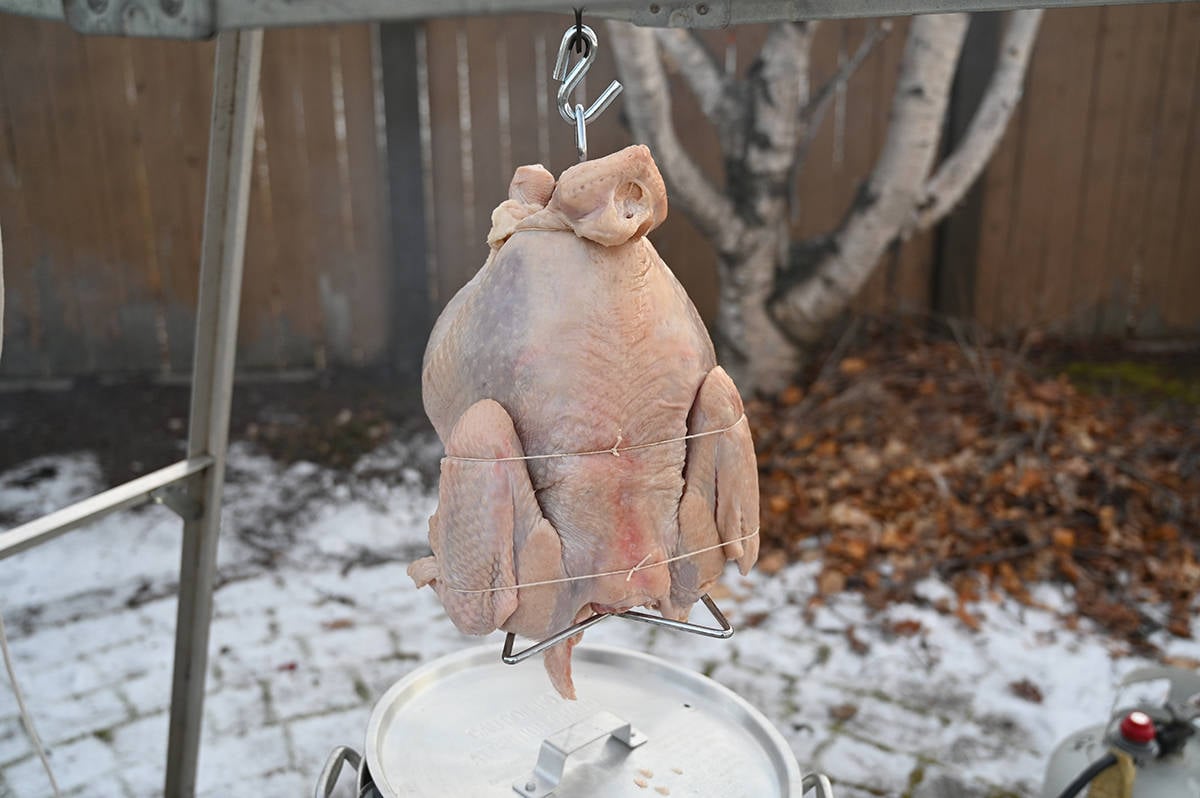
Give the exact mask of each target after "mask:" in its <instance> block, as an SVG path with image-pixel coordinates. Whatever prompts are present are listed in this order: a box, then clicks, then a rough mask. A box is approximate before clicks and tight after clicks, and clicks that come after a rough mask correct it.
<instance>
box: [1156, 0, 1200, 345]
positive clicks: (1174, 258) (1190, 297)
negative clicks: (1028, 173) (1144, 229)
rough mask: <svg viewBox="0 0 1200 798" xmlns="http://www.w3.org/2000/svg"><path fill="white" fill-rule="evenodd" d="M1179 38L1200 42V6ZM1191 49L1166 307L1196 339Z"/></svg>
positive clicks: (1189, 11)
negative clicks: (1185, 144) (1184, 139)
mask: <svg viewBox="0 0 1200 798" xmlns="http://www.w3.org/2000/svg"><path fill="white" fill-rule="evenodd" d="M1179 34H1180V35H1179V41H1180V42H1189V43H1192V42H1195V41H1197V39H1198V38H1200V6H1196V5H1191V4H1189V5H1188V6H1187V7H1186V10H1185V11H1184V13H1183V20H1182V23H1181V25H1180V30H1179ZM1189 48H1191V50H1192V59H1193V61H1192V69H1191V79H1190V81H1188V72H1187V70H1186V68H1184V69H1183V70H1181V73H1180V75H1179V76H1178V78H1179V79H1180V80H1182V81H1188V82H1187V83H1186V84H1185V85H1186V86H1187V87H1188V88H1187V92H1188V94H1189V95H1190V97H1189V99H1188V100H1187V103H1188V106H1189V110H1188V115H1187V120H1186V126H1187V127H1186V131H1187V132H1186V141H1187V149H1186V150H1185V151H1184V157H1183V160H1182V162H1181V164H1180V168H1179V178H1180V181H1181V184H1182V188H1181V191H1180V194H1179V201H1178V206H1177V208H1178V210H1177V211H1176V212H1175V225H1174V229H1173V230H1172V231H1171V232H1170V233H1169V236H1170V239H1171V250H1170V262H1171V266H1170V268H1171V271H1170V280H1169V283H1168V286H1167V293H1168V298H1167V300H1166V301H1165V302H1164V303H1163V304H1164V308H1165V311H1164V312H1165V315H1166V318H1167V324H1168V325H1169V327H1170V329H1171V330H1173V331H1179V332H1184V333H1190V334H1192V335H1195V334H1197V333H1200V313H1197V304H1200V303H1197V301H1196V297H1200V225H1197V224H1196V220H1197V219H1200V102H1198V101H1197V99H1196V92H1197V87H1198V86H1200V49H1196V48H1194V47H1192V46H1191V44H1186V45H1183V49H1184V51H1185V52H1186V50H1187V49H1189ZM1163 168H1172V165H1170V164H1163Z"/></svg>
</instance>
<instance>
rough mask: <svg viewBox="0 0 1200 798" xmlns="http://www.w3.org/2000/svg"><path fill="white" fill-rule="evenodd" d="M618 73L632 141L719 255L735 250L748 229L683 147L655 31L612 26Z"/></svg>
mask: <svg viewBox="0 0 1200 798" xmlns="http://www.w3.org/2000/svg"><path fill="white" fill-rule="evenodd" d="M608 30H609V32H610V33H611V34H612V46H613V56H614V59H615V60H616V63H617V73H618V75H619V77H620V79H621V83H622V84H624V86H625V102H624V104H623V107H624V110H625V114H626V116H627V117H628V119H629V124H630V127H631V128H632V129H633V137H634V138H635V139H636V140H637V141H640V142H642V143H644V144H647V145H648V146H649V147H650V149H651V151H652V152H653V153H654V159H655V161H656V162H657V164H658V167H659V169H661V170H662V173H663V177H665V178H666V181H667V183H668V185H669V186H670V188H671V190H672V192H673V195H672V199H673V200H675V201H677V202H679V204H680V205H682V206H683V209H684V211H685V212H686V213H687V214H688V216H690V217H691V218H692V220H693V221H694V222H695V223H696V226H697V227H699V228H700V231H701V232H702V233H703V234H704V235H706V236H707V237H708V238H710V239H711V240H712V241H713V243H714V244H715V245H716V246H717V248H718V250H722V251H728V250H730V249H732V248H734V247H736V243H737V240H738V238H740V236H741V234H742V230H743V227H744V225H743V224H742V222H741V221H740V220H739V218H738V217H737V215H736V213H735V212H734V206H733V203H732V202H730V201H729V199H728V198H727V197H725V196H724V195H723V194H722V193H721V192H720V191H718V190H717V188H716V187H715V186H713V184H712V183H711V182H709V180H708V178H707V177H705V175H704V173H703V172H701V171H700V168H699V167H698V166H696V164H695V162H694V161H693V160H692V159H691V158H690V157H689V156H688V154H687V152H686V151H685V150H684V149H683V145H681V144H680V143H679V138H678V136H677V135H676V133H675V125H674V122H673V121H672V118H671V96H670V93H669V90H668V86H667V77H666V74H665V73H664V71H663V66H662V62H661V61H660V60H659V55H658V45H657V44H656V42H655V34H654V33H653V31H650V30H647V29H644V28H636V27H634V26H633V25H630V24H628V23H621V22H612V21H610V22H608Z"/></svg>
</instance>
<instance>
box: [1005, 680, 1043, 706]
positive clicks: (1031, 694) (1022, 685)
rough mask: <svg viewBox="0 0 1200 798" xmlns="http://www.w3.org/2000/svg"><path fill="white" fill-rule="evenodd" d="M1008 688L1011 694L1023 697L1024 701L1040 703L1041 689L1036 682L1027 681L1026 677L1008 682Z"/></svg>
mask: <svg viewBox="0 0 1200 798" xmlns="http://www.w3.org/2000/svg"><path fill="white" fill-rule="evenodd" d="M1008 690H1009V692H1011V693H1012V694H1013V695H1015V696H1016V697H1017V698H1023V699H1025V700H1026V701H1029V702H1030V703H1033V704H1040V703H1042V698H1043V696H1042V691H1041V689H1040V688H1039V687H1038V686H1037V685H1036V684H1034V683H1033V682H1031V681H1029V680H1028V679H1021V680H1020V681H1016V682H1009V685H1008Z"/></svg>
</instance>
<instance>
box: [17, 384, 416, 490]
mask: <svg viewBox="0 0 1200 798" xmlns="http://www.w3.org/2000/svg"><path fill="white" fill-rule="evenodd" d="M419 390H420V388H419V384H418V383H417V382H416V381H415V380H411V379H400V378H398V377H396V376H394V375H391V374H388V373H385V372H360V371H339V372H332V373H326V374H322V375H320V376H318V377H316V378H313V379H311V380H307V381H303V382H263V381H256V380H253V379H248V380H245V381H241V382H239V383H238V384H237V385H236V387H235V388H234V392H233V406H232V410H231V421H230V439H231V440H234V441H249V442H253V443H254V444H256V445H257V446H259V447H261V448H262V449H263V450H264V451H265V452H266V453H267V454H270V455H271V456H272V457H274V458H276V459H278V460H281V461H283V462H289V463H290V462H295V461H298V460H307V461H310V462H314V463H317V464H319V465H324V466H328V467H332V468H348V467H349V466H351V465H353V464H354V462H355V461H356V460H357V459H358V458H359V457H360V456H362V455H363V454H365V453H366V452H368V451H371V450H372V449H374V448H375V447H377V446H378V445H380V444H381V443H383V442H385V441H386V440H388V439H390V438H393V437H397V436H409V435H412V434H415V433H417V432H427V431H429V430H430V427H429V424H428V421H427V420H426V419H425V414H424V412H423V411H422V410H421V404H420V393H419ZM190 396H191V390H190V388H189V387H187V386H179V385H164V384H161V383H157V382H155V381H153V380H149V379H143V380H137V381H129V382H121V383H107V384H106V383H102V382H99V381H95V380H78V381H76V382H75V383H74V384H73V385H72V387H71V388H70V389H68V390H62V391H24V392H8V393H0V436H2V437H3V441H4V445H3V446H0V471H3V470H7V469H9V468H12V467H13V466H15V465H17V464H19V463H22V462H25V461H27V460H31V459H33V458H35V457H41V456H44V455H52V454H64V453H69V452H77V451H92V452H95V454H96V456H97V457H98V458H99V461H100V465H101V468H102V469H103V471H104V479H105V481H106V482H107V483H109V484H116V483H118V482H122V481H124V480H127V479H130V478H132V477H135V476H140V475H142V474H144V473H146V472H147V471H150V470H153V469H155V468H161V467H162V466H164V465H167V464H169V463H172V462H174V461H175V460H178V459H179V458H180V457H181V456H182V455H183V453H184V451H185V447H186V441H187V425H188V403H189V400H190Z"/></svg>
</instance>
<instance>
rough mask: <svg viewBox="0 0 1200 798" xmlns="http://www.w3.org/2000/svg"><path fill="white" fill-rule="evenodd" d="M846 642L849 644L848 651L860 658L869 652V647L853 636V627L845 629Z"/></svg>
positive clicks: (855, 635)
mask: <svg viewBox="0 0 1200 798" xmlns="http://www.w3.org/2000/svg"><path fill="white" fill-rule="evenodd" d="M846 642H847V643H849V644H850V650H851V651H853V652H854V653H855V654H858V655H859V656H860V657H862V656H866V655H867V653H868V652H870V650H871V647H870V646H869V645H867V644H866V643H865V642H863V641H862V640H860V639H859V637H858V635H857V634H855V632H854V626H853V625H850V626H847V627H846Z"/></svg>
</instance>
